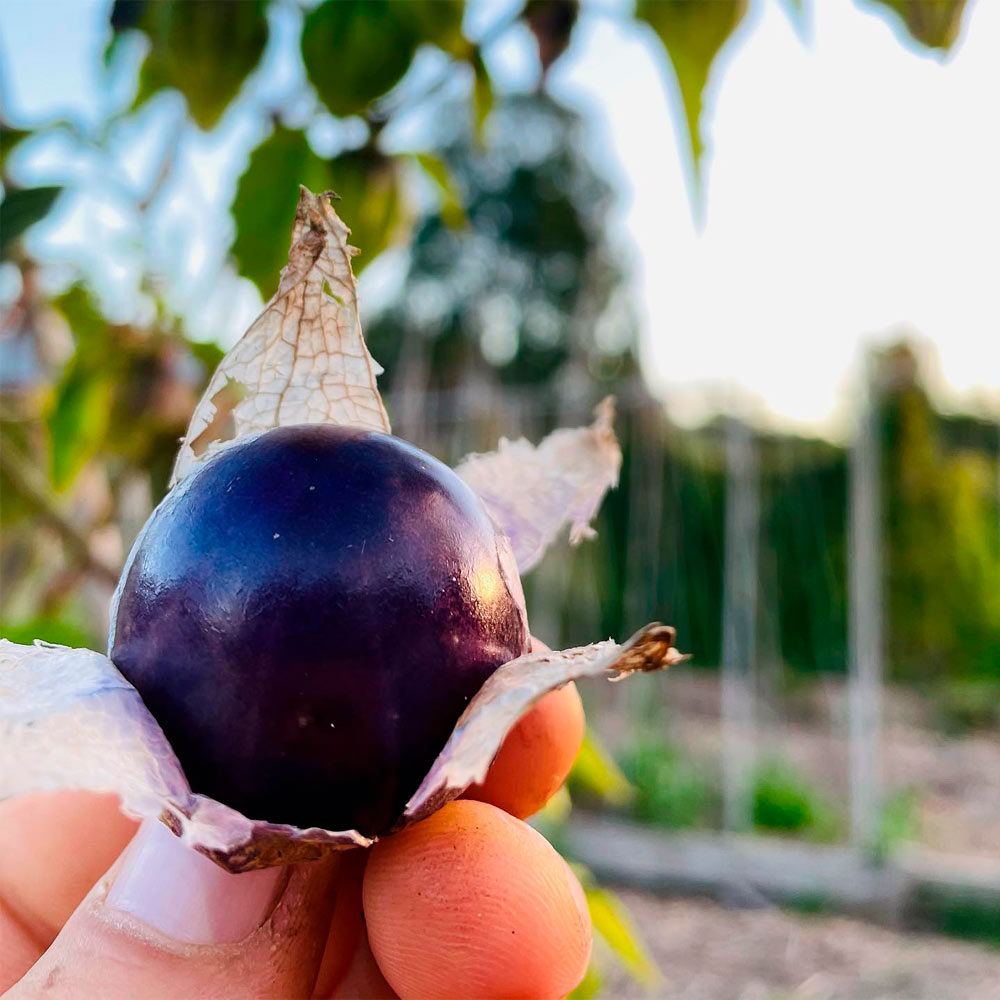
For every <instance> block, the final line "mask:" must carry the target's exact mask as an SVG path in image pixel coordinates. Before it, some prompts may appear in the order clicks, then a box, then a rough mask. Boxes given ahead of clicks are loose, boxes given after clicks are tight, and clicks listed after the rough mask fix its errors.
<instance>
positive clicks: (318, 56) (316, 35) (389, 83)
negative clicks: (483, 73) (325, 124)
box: [302, 0, 468, 117]
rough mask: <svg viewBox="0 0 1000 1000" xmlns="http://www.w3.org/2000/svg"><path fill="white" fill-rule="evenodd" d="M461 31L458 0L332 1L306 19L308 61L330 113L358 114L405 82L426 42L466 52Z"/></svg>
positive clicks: (309, 71)
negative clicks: (405, 76) (418, 51)
mask: <svg viewBox="0 0 1000 1000" xmlns="http://www.w3.org/2000/svg"><path fill="white" fill-rule="evenodd" d="M461 28H462V5H461V3H457V2H455V0H443V2H442V0H337V2H329V0H328V2H326V3H322V4H320V5H319V6H318V7H316V8H315V9H313V10H312V11H310V12H309V13H308V14H307V15H306V20H305V25H304V28H303V31H302V58H303V60H304V61H305V65H306V73H307V74H308V76H309V79H310V81H311V82H312V84H313V86H314V87H315V88H316V92H317V94H319V98H320V100H321V101H322V102H323V103H324V104H325V105H326V106H327V107H328V108H329V109H330V111H331V112H332V113H333V114H335V115H338V116H341V117H344V116H346V115H355V114H360V113H361V112H362V111H364V110H365V108H366V107H368V105H369V104H371V102H372V101H374V100H375V98H376V97H381V96H382V95H383V94H384V93H386V91H388V90H391V89H392V88H393V87H394V86H395V85H396V84H397V83H398V82H399V81H400V80H401V79H402V78H403V75H404V74H405V73H406V71H407V69H409V66H410V62H411V60H412V59H413V55H414V53H415V52H416V51H417V48H418V47H419V46H420V45H421V44H422V43H424V42H430V43H432V44H435V45H439V46H441V47H442V48H443V49H445V50H446V51H448V52H451V53H452V54H460V53H463V52H464V51H465V50H466V49H467V47H468V46H467V43H466V42H465V41H464V39H463V38H462V33H461Z"/></svg>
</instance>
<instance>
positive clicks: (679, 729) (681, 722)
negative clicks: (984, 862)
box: [590, 668, 1000, 858]
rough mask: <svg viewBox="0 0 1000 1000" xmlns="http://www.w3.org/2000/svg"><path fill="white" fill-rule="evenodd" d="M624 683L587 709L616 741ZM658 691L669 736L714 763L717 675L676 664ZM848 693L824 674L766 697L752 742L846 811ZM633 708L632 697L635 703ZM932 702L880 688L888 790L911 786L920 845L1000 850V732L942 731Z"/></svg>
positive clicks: (624, 715) (956, 850)
mask: <svg viewBox="0 0 1000 1000" xmlns="http://www.w3.org/2000/svg"><path fill="white" fill-rule="evenodd" d="M626 688H627V685H624V684H622V685H618V690H616V691H609V692H605V691H602V698H601V702H600V704H599V705H598V706H595V708H596V711H592V712H591V713H590V715H591V720H592V721H593V722H594V723H595V724H596V727H597V730H598V732H599V733H600V734H601V736H602V737H603V738H604V739H606V740H607V741H608V743H609V744H610V745H611V746H613V747H621V746H623V745H625V744H627V743H628V741H629V731H630V728H631V725H632V723H631V719H632V714H631V712H630V711H629V705H628V702H627V697H628V693H627V691H626V690H625V689H626ZM657 691H658V692H659V697H661V698H662V699H663V701H662V706H663V720H664V721H663V725H664V733H665V735H666V736H667V737H668V738H669V739H670V740H671V741H672V742H673V743H675V744H676V745H677V746H678V747H680V748H681V749H682V750H684V751H686V752H687V753H689V754H691V755H692V756H693V757H694V758H695V759H697V760H700V761H701V762H703V763H704V765H705V767H706V769H707V770H708V771H717V770H718V767H719V761H720V757H721V741H722V734H721V728H720V725H719V686H718V675H717V674H710V673H707V672H701V671H697V670H691V669H684V668H680V669H675V670H673V671H671V672H670V674H669V675H668V676H667V677H666V678H665V679H664V680H663V681H662V683H661V684H660V685H659V686H658V688H657ZM846 702H847V699H846V692H845V689H844V685H843V683H842V681H841V680H839V679H836V678H834V679H830V678H828V679H826V680H824V681H821V682H819V683H818V684H816V685H814V686H813V687H812V689H810V690H809V691H807V692H803V693H800V694H798V695H797V696H795V697H793V698H785V699H783V700H777V699H775V700H773V701H763V702H762V703H761V704H760V705H759V706H758V711H757V739H756V748H757V752H758V754H759V755H760V756H761V757H767V756H779V757H782V758H784V759H786V760H788V761H790V762H792V763H793V764H794V765H795V767H796V768H797V769H798V770H800V772H801V773H802V774H803V775H804V776H806V777H808V778H809V779H811V780H812V781H813V782H814V783H815V786H816V788H817V790H818V791H820V792H821V793H822V794H823V796H824V798H826V799H827V800H828V801H830V802H831V803H832V804H834V806H835V807H837V808H838V810H839V811H840V813H841V815H842V816H844V817H845V818H846V813H847V794H848V789H847V780H848V746H847V714H846ZM633 707H634V706H633ZM928 716H929V707H928V706H927V705H926V704H924V703H923V702H922V701H921V700H920V699H919V698H918V697H916V696H915V695H913V694H911V693H910V692H908V691H903V690H900V689H893V688H886V689H885V691H884V693H883V717H884V725H883V741H882V760H881V770H882V773H883V775H884V790H885V794H886V795H887V796H888V795H891V794H892V793H893V792H894V791H899V790H903V789H907V790H912V791H913V792H915V793H916V798H917V806H916V814H915V816H914V819H915V821H916V822H915V829H914V830H913V831H912V836H913V839H914V840H915V842H916V843H918V844H920V845H921V846H922V847H926V848H930V849H932V850H935V851H943V852H946V853H950V854H956V855H968V856H978V857H990V858H996V857H997V852H998V845H1000V732H996V733H989V732H984V733H978V734H974V735H971V736H967V737H964V738H961V739H955V738H949V737H946V736H944V735H942V734H941V733H940V732H938V731H937V730H936V729H935V728H934V727H933V726H932V725H930V724H929V721H928Z"/></svg>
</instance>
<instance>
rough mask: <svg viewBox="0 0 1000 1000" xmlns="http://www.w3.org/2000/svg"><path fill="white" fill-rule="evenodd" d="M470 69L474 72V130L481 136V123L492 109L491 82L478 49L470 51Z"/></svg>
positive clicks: (483, 122) (482, 123) (484, 121)
mask: <svg viewBox="0 0 1000 1000" xmlns="http://www.w3.org/2000/svg"><path fill="white" fill-rule="evenodd" d="M472 71H473V73H474V74H475V79H474V80H473V84H472V106H473V110H474V111H475V115H476V132H477V134H478V135H479V136H480V137H482V132H483V125H484V124H485V123H486V119H487V118H488V117H489V115H490V112H491V111H492V110H493V83H492V81H491V80H490V74H489V72H488V71H487V69H486V63H484V62H483V57H482V54H481V53H480V51H479V49H476V50H475V52H473V53H472Z"/></svg>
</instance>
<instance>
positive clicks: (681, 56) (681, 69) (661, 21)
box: [635, 0, 747, 183]
mask: <svg viewBox="0 0 1000 1000" xmlns="http://www.w3.org/2000/svg"><path fill="white" fill-rule="evenodd" d="M746 11H747V0H712V2H694V0H639V2H638V4H637V6H636V11H635V13H636V17H637V18H639V19H640V20H642V21H645V22H646V23H647V24H649V26H650V27H651V28H652V29H653V30H654V31H655V32H656V34H657V35H659V37H660V41H661V42H663V46H664V48H665V49H666V50H667V55H668V56H669V57H670V62H671V64H672V65H673V67H674V73H675V74H676V76H677V84H678V86H679V87H680V91H681V99H682V100H683V102H684V114H685V117H686V119H687V127H688V135H689V136H690V139H691V159H692V166H693V168H694V173H695V180H696V183H697V181H698V178H699V171H700V163H701V156H702V152H703V151H704V148H705V142H704V131H703V130H702V127H701V107H702V95H703V94H704V91H705V84H706V83H707V82H708V74H709V71H710V70H711V68H712V63H713V61H714V60H715V57H716V55H718V53H719V50H720V49H721V48H722V46H723V45H724V44H725V42H726V39H727V38H729V36H730V35H731V34H732V33H733V31H735V29H736V26H737V25H738V24H739V23H740V21H741V20H742V19H743V15H744V14H745V13H746Z"/></svg>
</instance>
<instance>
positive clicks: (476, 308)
mask: <svg viewBox="0 0 1000 1000" xmlns="http://www.w3.org/2000/svg"><path fill="white" fill-rule="evenodd" d="M998 15H1000V8H998V7H996V6H995V5H991V4H989V3H988V2H986V0H981V2H979V3H963V2H961V0H909V2H908V0H877V2H876V0H858V2H857V3H853V2H850V0H830V2H829V3H826V2H822V0H704V2H699V0H638V3H637V4H635V3H633V2H632V0H620V2H619V0H594V2H586V0H583V2H580V3H577V2H576V0H469V2H467V3H463V2H461V0H340V2H337V0H324V2H305V0H304V2H298V0H271V2H267V0H243V2H180V0H157V2H152V0H150V2H144V0H117V2H115V3H108V2H105V0H36V2H34V3H28V2H19V0H2V2H0V101H2V103H0V125H2V142H0V181H2V190H3V202H2V204H0V248H2V258H3V259H2V263H0V308H2V319H0V392H2V401H0V502H2V507H0V514H2V524H3V541H2V546H0V632H2V634H3V635H4V636H5V637H8V638H11V639H13V640H15V641H18V642H29V641H31V640H32V639H34V638H35V637H45V638H46V639H48V640H50V641H54V642H62V643H66V644H68V645H74V646H76V645H80V646H88V647H91V648H98V649H100V648H102V647H103V642H104V638H103V637H104V634H105V629H106V625H107V621H106V616H107V607H108V601H109V598H110V595H111V592H112V590H113V588H114V585H115V582H116V580H117V576H118V573H119V570H120V568H121V565H122V563H123V560H124V558H125V555H126V554H127V552H128V549H129V546H130V545H131V543H132V541H133V539H134V537H135V535H136V533H137V532H138V530H139V528H140V526H141V525H142V523H143V522H144V520H145V518H146V517H147V516H148V514H149V512H150V511H151V510H152V508H153V506H154V505H155V504H156V503H157V502H158V500H159V499H160V498H161V497H162V496H163V494H164V492H165V489H166V483H167V477H168V474H169V469H170V466H171V464H172V462H173V458H174V455H175V453H176V450H177V446H178V440H179V438H180V437H181V436H182V434H183V432H184V429H185V428H186V425H187V421H188V418H189V417H190V414H191V411H192V409H193V407H194V404H195V402H196V401H197V399H198V397H199V394H200V392H201V390H202V388H203V387H204V384H205V382H206V381H207V378H208V376H209V375H210V373H211V371H212V370H213V368H214V366H215V365H216V364H217V362H218V361H219V359H220V358H221V357H222V354H223V353H224V351H225V349H227V348H228V347H229V346H231V345H232V344H233V343H234V342H235V340H236V339H237V338H238V336H239V335H240V333H242V331H243V330H244V329H245V328H246V326H247V325H248V324H249V322H250V321H251V320H252V319H253V317H254V316H255V315H256V313H257V312H258V311H259V309H260V308H261V305H262V303H263V302H264V301H266V299H267V298H268V297H269V296H270V295H271V294H272V293H273V291H274V290H275V288H276V285H277V279H278V273H279V271H280V268H281V267H282V265H283V263H284V260H285V257H286V254H287V249H288V238H289V233H290V228H291V219H292V216H293V213H294V207H295V203H296V200H297V195H298V184H299V183H303V184H305V185H307V186H308V187H310V188H311V189H313V190H315V191H319V190H325V189H332V190H334V191H336V192H337V194H338V195H339V196H340V199H341V200H340V202H339V203H338V211H339V212H340V214H341V215H342V216H343V218H344V219H345V221H346V222H347V224H348V225H349V226H350V227H351V229H352V232H353V235H352V242H353V243H355V244H356V245H357V246H358V247H360V248H361V251H362V253H361V255H360V256H358V257H357V258H355V268H356V271H357V272H358V273H359V275H360V295H361V302H362V313H363V317H362V318H363V321H364V325H365V331H366V336H367V339H368V341H369V345H370V347H371V350H372V353H373V354H374V356H375V357H376V359H377V360H378V361H379V362H380V363H381V364H382V365H384V367H385V369H386V371H385V374H384V376H383V377H382V379H381V380H380V385H381V386H382V389H383V392H384V393H385V395H386V401H387V406H388V409H389V412H390V416H391V418H392V421H393V427H394V431H395V433H397V434H399V435H400V436H402V437H404V438H407V439H408V440H411V441H414V442H415V443H418V444H421V445H422V446H424V447H425V448H427V449H428V450H429V451H431V452H432V453H434V454H436V455H438V456H439V457H440V458H442V459H445V460H447V461H449V462H454V461H455V460H456V459H458V458H459V457H461V456H462V455H464V454H466V453H468V452H470V451H474V450H487V449H490V448H492V447H494V446H495V443H496V441H497V439H498V438H499V437H500V436H501V435H504V436H507V437H509V438H514V437H517V436H519V435H524V436H526V437H528V438H530V439H532V440H537V439H539V438H540V437H541V436H543V435H544V434H545V433H547V432H548V431H549V430H551V429H552V428H554V427H556V426H563V425H572V424H580V423H584V422H587V421H588V420H589V414H590V411H591V410H592V408H593V406H594V405H595V403H596V402H597V401H598V400H599V399H601V398H602V397H603V396H605V395H607V394H614V395H615V396H616V397H617V400H618V413H619V416H618V424H617V426H618V431H619V434H620V437H621V439H622V443H623V450H624V464H623V469H622V477H621V482H620V485H619V487H618V489H617V490H616V491H615V492H614V493H613V494H612V495H611V496H610V497H609V499H608V500H607V502H606V503H605V505H604V508H603V510H602V512H601V514H600V516H599V518H598V520H597V522H596V525H595V527H596V528H597V537H596V539H595V540H593V541H592V542H588V543H586V544H584V545H582V546H581V547H579V548H577V549H572V550H571V549H570V548H569V547H568V546H564V547H562V548H560V549H559V550H558V551H557V552H555V553H553V554H552V555H550V556H549V557H548V558H547V559H546V560H545V562H544V563H543V564H542V565H541V566H540V567H539V568H538V569H537V570H535V571H534V572H533V573H532V574H531V575H530V576H529V577H528V578H527V579H526V580H525V585H526V592H527V597H528V606H529V612H530V614H531V616H532V622H533V630H534V632H535V633H536V634H538V635H540V636H541V637H542V638H544V639H545V640H546V641H548V642H550V643H552V644H558V645H560V646H567V645H572V644H577V643H584V642H589V641H591V640H592V639H594V638H596V637H598V636H601V637H604V636H608V635H611V636H621V637H624V636H626V635H628V634H630V633H631V632H632V631H633V630H634V629H635V628H637V627H638V626H639V625H641V624H643V623H645V622H646V621H649V620H654V619H659V620H662V621H666V622H670V623H672V624H674V625H675V626H676V627H677V629H678V633H679V645H680V646H681V647H682V648H683V649H685V650H687V651H690V652H691V653H692V660H691V662H690V663H689V664H685V665H684V666H683V667H681V668H678V669H677V670H676V671H675V673H674V674H673V675H672V676H671V677H669V678H668V679H667V680H666V681H665V682H661V683H658V684H650V685H644V684H643V683H642V679H641V678H640V679H639V680H638V681H637V682H636V683H634V684H631V685H627V686H623V687H621V688H614V689H608V690H597V689H596V688H591V689H588V690H587V691H585V698H586V699H587V700H588V707H589V717H590V722H591V732H590V735H589V737H588V741H587V743H586V745H585V748H584V752H583V754H582V756H581V760H580V762H579V763H578V766H577V769H576V771H575V773H574V778H573V780H572V782H571V785H570V790H569V795H568V796H567V797H566V798H564V799H562V800H560V802H559V803H557V804H556V805H555V806H553V807H551V808H550V809H549V811H548V814H547V815H545V816H543V817H542V819H541V822H542V823H543V824H545V829H546V832H547V833H548V834H549V835H550V836H551V837H553V839H554V840H555V841H556V842H557V843H558V844H559V846H560V847H561V848H562V849H563V850H564V851H565V852H566V853H567V854H569V855H571V856H573V857H575V858H576V859H577V860H578V861H579V862H580V863H581V864H584V865H587V866H589V869H590V870H591V872H592V876H591V877H592V882H591V883H590V884H591V902H592V908H593V910H594V913H595V922H596V923H597V926H598V930H599V932H601V936H600V938H599V942H598V948H597V951H596V953H595V963H594V968H593V970H592V976H591V977H590V978H589V979H588V983H587V984H586V985H585V987H584V988H583V989H582V992H581V995H584V993H586V992H587V991H590V992H595V991H598V992H599V991H603V995H605V996H619V995H656V996H664V997H678V998H679V997H685V998H692V1000H693V998H696V997H697V998H700V997H705V998H723V997H729V996H732V997H747V998H750V997H755V998H756V997H760V998H766V997H775V998H777V997H803V998H805V997H809V998H821V997H830V998H832V997H852V998H853V997H858V998H861V997H883V996H884V997H899V998H904V997H906V998H910V997H927V998H931V997H933V998H950V997H976V998H982V997H987V996H1000V952H998V951H997V950H996V949H997V947H998V946H1000V305H998V300H1000V297H998V296H997V294H996V286H997V285H996V275H997V265H998V263H1000V261H998V259H997V252H996V232H997V231H998V227H1000V195H998V189H997V184H996V178H997V177H998V176H1000V140H998V137H997V130H996V124H995V121H993V120H992V118H991V116H992V115H995V107H994V105H995V98H996V94H997V93H998V92H1000V74H998V64H997V61H996V52H997V50H998V45H1000V16H998ZM602 881H605V882H608V883H613V884H617V885H620V886H626V885H627V886H631V887H632V888H631V889H630V890H629V891H628V893H627V894H626V895H624V896H612V895H609V894H606V893H605V892H604V890H603V889H602V888H601V887H600V883H601V882H602ZM695 897H697V898H695ZM803 911H810V912H809V914H808V915H804V913H803ZM629 912H630V913H631V914H632V917H631V918H630V917H629V916H628V914H629ZM834 914H837V915H834ZM840 914H846V915H840ZM861 919H866V920H869V921H872V926H870V927H869V926H865V925H863V924H861V923H860V922H859V921H860V920H861ZM876 923H878V924H881V925H882V926H881V927H879V928H876V927H875V926H874V924H876ZM944 934H948V935H951V937H941V936H940V935H944ZM916 935H927V936H925V937H918V936H916ZM930 935H934V936H930ZM958 938H968V939H970V940H971V942H972V943H970V942H961V941H959V940H958ZM654 963H655V964H658V965H659V967H660V969H661V973H660V974H657V973H656V972H655V971H654V969H653V965H654Z"/></svg>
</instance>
